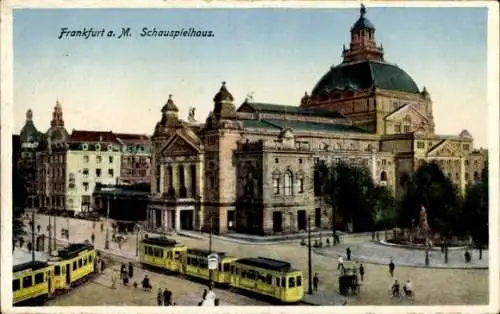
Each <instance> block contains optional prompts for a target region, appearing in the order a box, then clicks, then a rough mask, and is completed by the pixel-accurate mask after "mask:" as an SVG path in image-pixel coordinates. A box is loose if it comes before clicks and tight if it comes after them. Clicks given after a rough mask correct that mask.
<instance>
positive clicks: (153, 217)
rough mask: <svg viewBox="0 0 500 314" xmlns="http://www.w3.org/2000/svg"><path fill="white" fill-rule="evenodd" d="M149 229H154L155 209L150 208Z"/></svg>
mask: <svg viewBox="0 0 500 314" xmlns="http://www.w3.org/2000/svg"><path fill="white" fill-rule="evenodd" d="M151 216H152V217H151V229H156V208H151Z"/></svg>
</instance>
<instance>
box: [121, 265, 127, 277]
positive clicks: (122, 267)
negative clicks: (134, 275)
mask: <svg viewBox="0 0 500 314" xmlns="http://www.w3.org/2000/svg"><path fill="white" fill-rule="evenodd" d="M126 273H127V271H126V266H125V264H122V266H121V268H120V279H123V276H124V275H125V274H126Z"/></svg>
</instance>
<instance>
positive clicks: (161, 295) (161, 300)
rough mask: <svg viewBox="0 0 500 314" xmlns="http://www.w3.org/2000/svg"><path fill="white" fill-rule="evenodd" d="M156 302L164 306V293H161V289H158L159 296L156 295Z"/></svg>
mask: <svg viewBox="0 0 500 314" xmlns="http://www.w3.org/2000/svg"><path fill="white" fill-rule="evenodd" d="M156 301H157V302H158V306H162V305H163V292H162V291H161V288H158V294H157V295H156Z"/></svg>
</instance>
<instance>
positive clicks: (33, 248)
mask: <svg viewBox="0 0 500 314" xmlns="http://www.w3.org/2000/svg"><path fill="white" fill-rule="evenodd" d="M31 210H32V212H31V221H32V223H31V243H32V245H31V259H32V260H33V262H34V261H35V208H34V207H33V208H32V209H31Z"/></svg>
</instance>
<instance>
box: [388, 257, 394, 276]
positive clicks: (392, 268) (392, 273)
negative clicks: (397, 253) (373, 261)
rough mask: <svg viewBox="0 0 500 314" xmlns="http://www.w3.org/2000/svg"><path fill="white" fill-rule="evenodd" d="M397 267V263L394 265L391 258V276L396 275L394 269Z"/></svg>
mask: <svg viewBox="0 0 500 314" xmlns="http://www.w3.org/2000/svg"><path fill="white" fill-rule="evenodd" d="M395 268H396V265H394V261H393V260H392V258H391V262H390V263H389V274H391V277H394V269H395Z"/></svg>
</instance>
